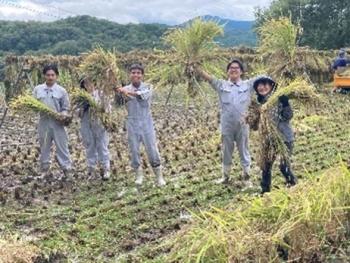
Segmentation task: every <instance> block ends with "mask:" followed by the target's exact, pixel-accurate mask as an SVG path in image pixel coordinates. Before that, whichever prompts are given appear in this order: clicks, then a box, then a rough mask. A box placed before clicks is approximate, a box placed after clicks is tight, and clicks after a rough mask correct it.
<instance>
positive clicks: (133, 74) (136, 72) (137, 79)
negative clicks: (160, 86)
mask: <svg viewBox="0 0 350 263" xmlns="http://www.w3.org/2000/svg"><path fill="white" fill-rule="evenodd" d="M142 79H143V74H142V71H141V70H140V69H133V70H131V71H130V80H131V83H132V85H133V86H135V87H138V86H140V84H141V81H142Z"/></svg>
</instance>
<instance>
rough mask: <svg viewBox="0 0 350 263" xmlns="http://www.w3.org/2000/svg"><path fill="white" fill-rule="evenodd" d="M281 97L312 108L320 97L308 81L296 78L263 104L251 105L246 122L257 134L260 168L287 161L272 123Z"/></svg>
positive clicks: (278, 135)
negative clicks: (276, 161) (280, 160)
mask: <svg viewBox="0 0 350 263" xmlns="http://www.w3.org/2000/svg"><path fill="white" fill-rule="evenodd" d="M282 95H285V96H287V97H288V98H289V99H291V100H293V103H298V104H301V105H302V106H303V107H313V106H315V105H316V103H319V102H320V101H321V97H320V96H319V95H318V94H316V89H315V87H314V86H313V85H311V84H309V83H308V81H306V80H304V79H302V78H298V79H295V80H294V81H292V82H290V83H289V84H288V85H286V86H284V87H281V88H279V89H277V90H276V91H275V92H274V93H273V94H272V95H271V96H270V98H269V99H268V101H267V102H266V103H265V104H263V105H259V104H258V103H252V104H251V106H250V108H249V111H248V118H247V120H248V123H249V125H250V126H251V127H252V128H253V129H254V128H255V129H257V130H258V133H259V142H260V144H259V151H258V164H259V166H260V167H261V168H263V167H264V165H265V164H266V163H267V162H268V163H271V162H273V161H274V160H275V159H276V158H277V157H280V158H284V159H285V160H286V161H289V154H288V149H287V147H286V145H285V143H284V140H283V138H282V136H281V134H280V132H279V130H278V127H277V124H276V122H275V121H274V114H276V111H277V114H278V102H279V98H280V97H281V96H282Z"/></svg>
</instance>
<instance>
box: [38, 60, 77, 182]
mask: <svg viewBox="0 0 350 263" xmlns="http://www.w3.org/2000/svg"><path fill="white" fill-rule="evenodd" d="M43 74H44V76H45V83H44V84H41V85H38V86H36V87H35V88H34V90H33V97H35V98H36V99H38V100H40V101H41V102H43V103H44V104H46V105H47V106H49V107H50V108H51V109H53V110H54V111H56V112H58V113H60V114H62V115H67V114H68V110H69V99H68V93H67V91H66V90H65V89H64V88H62V87H61V86H59V85H58V84H57V83H56V80H57V77H58V75H59V72H58V69H57V67H56V66H55V65H46V66H45V67H44V69H43ZM38 133H39V143H40V165H41V171H42V175H43V176H45V175H46V174H47V173H48V171H49V168H50V151H51V146H52V142H55V145H56V157H57V160H58V162H59V165H60V167H61V169H62V170H63V172H64V175H65V176H66V177H70V173H71V169H72V162H71V159H70V156H69V150H68V136H67V133H66V130H65V128H64V126H63V124H62V123H60V122H58V121H57V120H55V119H53V118H52V117H49V116H47V115H46V114H40V120H39V125H38Z"/></svg>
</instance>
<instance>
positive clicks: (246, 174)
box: [242, 167, 253, 189]
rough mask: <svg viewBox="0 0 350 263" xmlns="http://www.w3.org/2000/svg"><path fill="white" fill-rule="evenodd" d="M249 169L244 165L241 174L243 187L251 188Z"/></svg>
mask: <svg viewBox="0 0 350 263" xmlns="http://www.w3.org/2000/svg"><path fill="white" fill-rule="evenodd" d="M249 173H250V169H249V167H244V168H243V175H242V179H243V181H244V188H245V189H247V188H253V183H252V182H251V180H250V175H249Z"/></svg>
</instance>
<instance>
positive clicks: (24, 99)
mask: <svg viewBox="0 0 350 263" xmlns="http://www.w3.org/2000/svg"><path fill="white" fill-rule="evenodd" d="M10 108H11V109H13V110H14V111H15V112H23V113H26V112H27V111H33V112H37V113H40V114H44V115H47V116H49V117H51V118H53V119H55V120H56V121H58V122H60V123H62V124H63V125H65V126H67V125H69V124H70V123H71V122H72V116H71V115H62V114H60V113H58V112H56V111H54V110H53V109H51V108H50V107H49V106H47V105H46V104H44V103H42V102H41V101H39V100H37V99H36V98H34V97H33V96H31V95H29V94H24V95H20V96H18V97H17V98H16V99H14V100H13V101H12V102H11V103H10Z"/></svg>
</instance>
